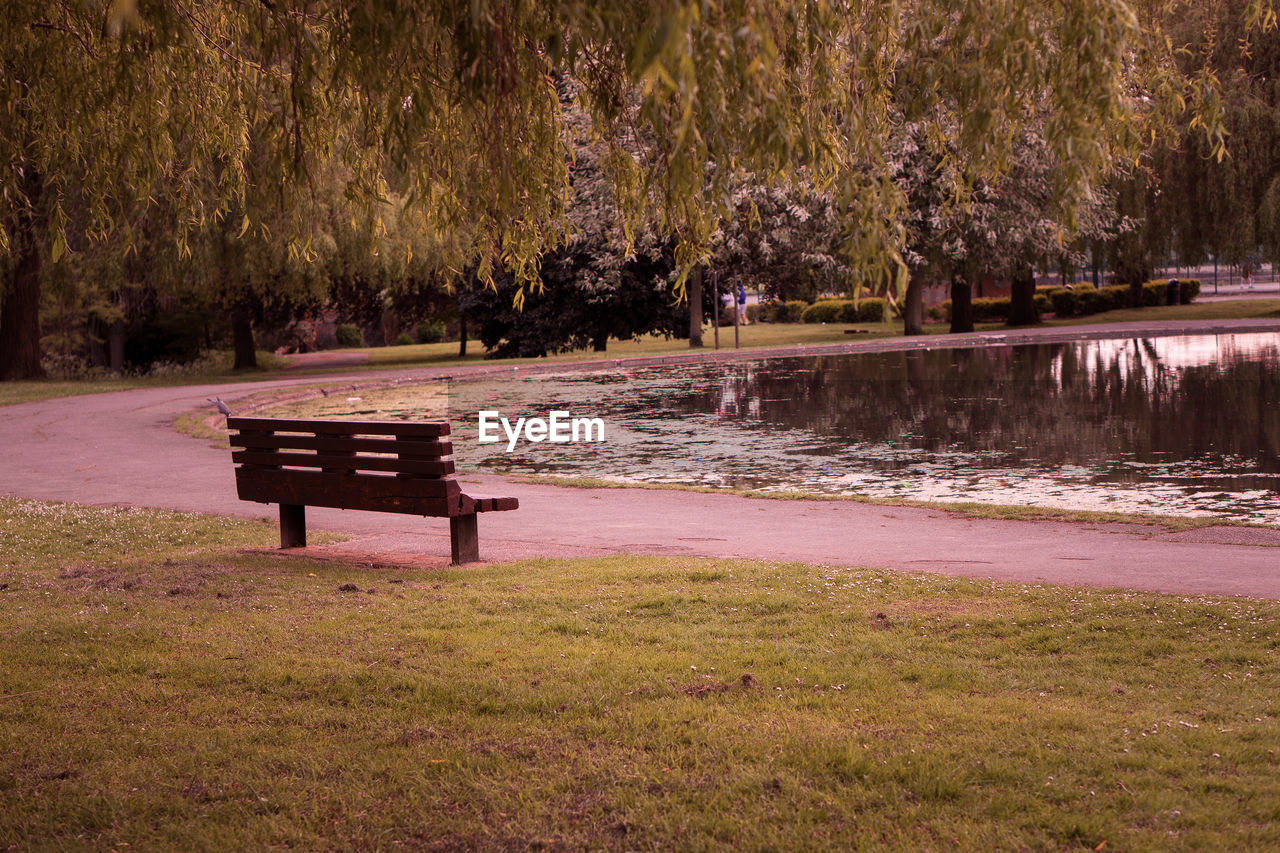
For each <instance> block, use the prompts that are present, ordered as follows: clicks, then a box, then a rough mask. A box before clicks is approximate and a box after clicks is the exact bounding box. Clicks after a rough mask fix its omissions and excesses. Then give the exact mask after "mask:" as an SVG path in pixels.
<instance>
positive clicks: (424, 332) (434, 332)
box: [414, 322, 444, 344]
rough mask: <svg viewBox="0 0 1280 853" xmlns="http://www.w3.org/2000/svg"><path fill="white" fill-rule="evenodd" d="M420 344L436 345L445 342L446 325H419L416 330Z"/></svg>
mask: <svg viewBox="0 0 1280 853" xmlns="http://www.w3.org/2000/svg"><path fill="white" fill-rule="evenodd" d="M414 334H415V336H416V337H417V338H418V343H420V344H436V343H439V342H440V341H443V340H444V323H438V322H437V323H419V324H418V328H417V329H415V330H414Z"/></svg>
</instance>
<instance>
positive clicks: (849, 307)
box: [788, 296, 888, 323]
mask: <svg viewBox="0 0 1280 853" xmlns="http://www.w3.org/2000/svg"><path fill="white" fill-rule="evenodd" d="M887 304H888V303H887V301H886V300H884V299H882V298H880V297H872V296H868V297H866V298H863V299H856V300H855V299H822V300H819V301H817V302H815V303H814V304H812V305H810V306H807V307H806V308H804V309H803V310H802V311H801V312H800V321H801V322H804V323H880V322H883V321H884V320H885V318H886V315H885V308H886V305H887ZM788 305H790V303H788Z"/></svg>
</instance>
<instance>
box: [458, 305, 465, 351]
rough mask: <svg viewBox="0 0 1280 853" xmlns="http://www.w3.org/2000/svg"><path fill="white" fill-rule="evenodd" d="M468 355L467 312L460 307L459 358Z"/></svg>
mask: <svg viewBox="0 0 1280 853" xmlns="http://www.w3.org/2000/svg"><path fill="white" fill-rule="evenodd" d="M466 357H467V312H466V311H463V310H462V309H461V308H459V309H458V358H466Z"/></svg>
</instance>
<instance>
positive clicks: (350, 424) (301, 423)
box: [227, 418, 449, 438]
mask: <svg viewBox="0 0 1280 853" xmlns="http://www.w3.org/2000/svg"><path fill="white" fill-rule="evenodd" d="M227 428H228V429H234V430H239V431H240V432H242V433H243V432H309V433H313V434H317V435H398V436H401V437H403V438H439V437H441V436H445V435H448V434H449V423H448V421H333V420H315V421H312V420H299V419H296V418H228V419H227Z"/></svg>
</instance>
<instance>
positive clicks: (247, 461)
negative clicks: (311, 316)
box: [227, 417, 520, 563]
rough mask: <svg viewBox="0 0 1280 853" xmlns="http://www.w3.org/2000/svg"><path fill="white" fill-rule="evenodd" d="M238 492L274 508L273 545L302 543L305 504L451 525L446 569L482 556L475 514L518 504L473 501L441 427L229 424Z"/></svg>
mask: <svg viewBox="0 0 1280 853" xmlns="http://www.w3.org/2000/svg"><path fill="white" fill-rule="evenodd" d="M227 428H228V429H229V430H230V431H231V446H232V448H233V450H232V453H231V459H232V461H233V462H235V463H237V465H236V491H237V493H238V494H239V495H240V499H241V500H244V501H257V502H259V503H274V504H279V505H280V547H281V548H295V547H301V546H304V545H306V544H307V521H306V508H307V507H308V506H327V507H337V508H338V509H360V510H367V511H371V512H399V513H406V514H408V515H421V516H433V517H437V518H447V519H449V537H450V540H451V546H452V547H451V551H452V557H453V562H454V563H470V562H475V561H476V560H479V559H480V542H479V536H478V531H477V526H476V515H477V513H481V512H495V511H499V510H511V509H517V508H518V507H519V505H520V504H519V501H518V500H516V499H515V498H473V497H470V496H468V495H464V494H463V493H462V487H461V486H460V485H459V484H458V481H457V479H456V478H455V477H454V476H453V470H454V469H453V459H452V458H451V457H452V455H453V443H452V442H451V441H449V440H448V435H449V424H448V423H445V422H444V421H423V422H417V423H413V422H408V421H331V420H287V419H280V418H234V417H233V418H228V419H227Z"/></svg>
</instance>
